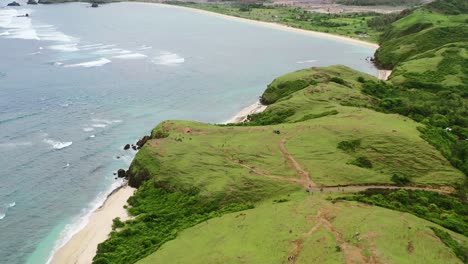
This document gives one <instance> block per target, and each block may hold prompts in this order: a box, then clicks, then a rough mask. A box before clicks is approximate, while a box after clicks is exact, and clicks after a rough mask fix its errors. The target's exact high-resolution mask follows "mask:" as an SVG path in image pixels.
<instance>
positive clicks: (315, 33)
mask: <svg viewBox="0 0 468 264" xmlns="http://www.w3.org/2000/svg"><path fill="white" fill-rule="evenodd" d="M129 2H134V3H140V4H151V5H159V6H161V7H166V8H179V9H185V10H192V11H194V12H198V13H201V14H206V15H211V16H216V17H220V18H223V19H227V20H234V21H241V22H245V23H250V24H254V25H260V26H264V27H268V28H273V29H278V30H283V31H289V32H295V33H300V34H304V35H309V36H315V37H321V38H327V39H332V40H338V41H342V42H347V43H350V44H355V45H360V46H366V47H369V48H375V49H378V48H379V45H378V44H376V43H371V42H367V41H363V40H359V39H353V38H349V37H345V36H340V35H334V34H330V33H325V32H320V31H312V30H305V29H300V28H295V27H290V26H286V25H283V24H278V23H272V22H265V21H259V20H252V19H248V18H242V17H236V16H230V15H225V14H221V13H216V12H212V11H207V10H203V9H198V8H193V7H187V6H178V5H170V4H163V3H160V2H158V1H152V0H136V1H129Z"/></svg>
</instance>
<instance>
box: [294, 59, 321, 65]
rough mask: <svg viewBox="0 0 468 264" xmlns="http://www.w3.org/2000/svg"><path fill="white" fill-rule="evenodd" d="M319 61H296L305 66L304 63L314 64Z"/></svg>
mask: <svg viewBox="0 0 468 264" xmlns="http://www.w3.org/2000/svg"><path fill="white" fill-rule="evenodd" d="M316 61H317V60H303V61H296V63H299V64H304V63H312V62H316Z"/></svg>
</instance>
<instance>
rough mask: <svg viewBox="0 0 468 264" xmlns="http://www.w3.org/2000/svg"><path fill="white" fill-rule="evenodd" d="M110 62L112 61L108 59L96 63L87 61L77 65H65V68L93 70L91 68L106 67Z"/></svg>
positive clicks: (101, 59) (95, 61)
mask: <svg viewBox="0 0 468 264" xmlns="http://www.w3.org/2000/svg"><path fill="white" fill-rule="evenodd" d="M110 62H111V60H108V59H106V58H100V59H98V60H94V61H86V62H81V63H76V64H68V65H64V66H63V67H65V68H76V67H83V68H91V67H100V66H104V65H106V64H108V63H110Z"/></svg>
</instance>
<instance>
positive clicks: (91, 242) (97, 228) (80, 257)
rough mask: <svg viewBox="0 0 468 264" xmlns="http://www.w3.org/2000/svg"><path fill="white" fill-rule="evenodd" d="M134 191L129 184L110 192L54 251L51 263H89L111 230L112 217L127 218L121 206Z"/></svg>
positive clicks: (125, 211)
mask: <svg viewBox="0 0 468 264" xmlns="http://www.w3.org/2000/svg"><path fill="white" fill-rule="evenodd" d="M134 191H135V189H134V188H132V187H130V186H123V187H121V188H120V189H118V190H116V191H115V192H114V193H112V194H111V195H110V196H109V197H108V199H107V200H106V201H105V202H104V204H103V205H102V207H100V208H99V209H97V210H96V211H94V212H93V214H92V215H91V216H90V218H89V222H88V224H87V225H86V226H85V227H84V228H83V229H82V230H80V231H79V232H78V233H76V234H75V235H74V236H73V237H72V238H71V239H70V240H69V241H68V242H67V243H66V244H65V245H64V246H63V247H61V248H59V250H58V251H57V252H55V254H54V256H53V258H52V261H51V263H52V264H65V263H75V264H89V263H91V262H92V260H93V257H94V256H95V255H96V250H97V246H98V244H99V243H101V242H103V241H105V240H106V239H107V237H108V235H109V233H110V232H111V231H112V219H114V218H116V217H120V219H122V221H125V220H127V219H129V216H128V214H127V210H126V209H124V208H123V206H124V205H125V204H127V200H128V198H130V196H132V195H133V192H134Z"/></svg>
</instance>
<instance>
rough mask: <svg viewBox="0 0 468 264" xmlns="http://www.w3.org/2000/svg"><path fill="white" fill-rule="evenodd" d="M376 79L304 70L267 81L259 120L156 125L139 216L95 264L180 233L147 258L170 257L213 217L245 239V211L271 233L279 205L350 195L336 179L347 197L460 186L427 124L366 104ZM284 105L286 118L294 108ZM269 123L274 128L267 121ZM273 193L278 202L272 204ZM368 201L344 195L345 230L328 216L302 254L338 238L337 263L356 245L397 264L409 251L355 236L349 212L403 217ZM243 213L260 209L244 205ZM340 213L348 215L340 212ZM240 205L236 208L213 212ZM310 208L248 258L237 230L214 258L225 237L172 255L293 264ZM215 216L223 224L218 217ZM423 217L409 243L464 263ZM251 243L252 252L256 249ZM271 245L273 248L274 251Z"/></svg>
mask: <svg viewBox="0 0 468 264" xmlns="http://www.w3.org/2000/svg"><path fill="white" fill-rule="evenodd" d="M344 80H346V81H344ZM299 81H304V82H308V83H309V84H308V85H307V86H306V87H304V88H302V89H297V87H298V86H297V85H296V83H297V82H299ZM367 81H370V82H371V81H375V80H374V77H372V76H369V75H366V74H363V73H359V72H356V71H354V70H351V69H349V68H346V67H344V66H334V67H327V68H311V69H306V70H301V71H298V72H294V73H291V74H287V75H285V76H282V77H280V78H277V79H276V80H274V81H273V82H272V84H270V86H269V88H268V89H267V90H266V92H265V94H264V97H267V96H272V98H275V99H276V101H275V102H274V103H272V104H271V105H270V106H269V107H268V109H267V110H266V111H265V112H263V113H261V114H258V115H255V116H251V117H250V118H251V120H252V121H251V122H250V123H247V124H240V125H212V124H203V123H197V122H190V121H166V122H163V123H161V124H159V125H158V126H157V127H156V128H155V129H154V130H153V131H152V139H151V140H149V141H148V142H147V143H146V144H145V146H144V147H143V148H142V149H141V150H140V152H138V154H137V156H136V157H135V159H134V161H133V162H132V166H131V168H130V170H129V182H130V183H131V184H132V185H134V186H137V187H139V189H138V191H137V193H136V194H135V196H134V197H132V198H131V199H130V200H129V204H130V206H131V207H130V208H129V212H130V214H132V215H133V216H135V218H134V219H133V220H130V221H128V222H127V223H126V224H125V226H124V227H123V229H122V230H121V231H118V232H113V233H112V234H111V238H110V239H109V240H107V241H106V242H104V243H103V244H101V245H100V246H99V250H98V254H97V256H96V258H95V261H94V262H95V263H133V262H135V261H137V260H139V259H142V258H143V257H145V256H148V255H150V254H151V253H153V252H154V251H156V250H158V249H159V248H160V247H161V246H162V245H164V244H165V243H166V242H167V241H170V240H173V239H175V240H174V242H172V243H171V244H168V247H169V245H174V248H173V249H172V250H171V249H168V250H169V251H168V253H164V252H165V251H164V250H162V251H161V252H163V253H161V254H163V255H159V252H160V251H156V253H155V254H154V255H151V256H149V257H148V259H146V260H144V261H147V262H146V263H167V261H169V259H170V258H171V256H173V254H174V251H173V250H175V248H177V247H179V246H181V245H183V244H184V243H186V242H185V241H187V240H185V239H193V238H191V237H189V238H184V236H180V235H179V233H180V231H181V230H184V229H186V228H190V227H193V226H195V227H194V228H195V229H193V230H198V228H200V227H203V226H207V224H208V223H209V225H210V226H212V225H214V226H213V228H214V229H209V230H206V231H203V232H207V233H208V234H215V233H216V232H217V231H216V230H217V228H220V229H223V230H224V228H226V230H225V231H226V232H233V233H237V234H238V235H241V234H242V232H240V231H238V230H236V229H229V228H230V227H229V225H230V224H231V223H232V218H233V217H235V215H239V213H240V214H250V213H249V212H252V213H253V214H254V215H258V217H257V216H255V217H254V219H257V220H258V221H260V222H264V220H261V219H265V222H268V221H276V222H272V223H271V224H272V225H271V226H267V227H265V229H264V230H263V231H262V230H259V232H260V231H262V232H267V231H268V230H271V228H275V227H276V226H278V225H281V223H280V222H281V220H284V219H285V217H286V216H283V215H279V216H278V217H277V218H271V217H269V214H272V213H274V212H276V210H278V208H277V207H278V206H287V208H285V210H286V211H288V210H293V208H295V207H296V206H299V207H303V206H306V207H310V210H309V209H307V210H305V211H308V212H310V214H312V215H313V214H317V210H320V208H322V205H323V206H325V207H324V208H328V207H335V206H333V205H332V204H331V203H330V202H326V201H324V200H323V198H324V196H320V188H325V189H324V192H332V193H330V195H334V196H336V192H338V193H339V194H341V193H342V192H343V191H341V190H340V189H339V188H334V189H333V188H327V186H337V185H342V186H349V187H346V193H348V192H349V191H351V192H352V191H353V190H356V191H357V190H360V189H359V188H360V187H359V185H363V184H364V185H366V184H374V185H375V184H382V185H385V184H386V185H395V184H396V183H395V179H394V178H395V175H398V176H400V177H403V178H405V179H407V180H408V181H409V182H407V183H406V184H407V185H410V186H430V187H432V188H437V186H439V187H442V186H453V185H454V184H456V183H459V182H461V181H462V180H463V178H464V176H463V174H462V173H461V172H459V171H457V170H456V169H454V168H453V167H452V166H451V165H450V164H449V162H448V161H447V160H446V159H445V158H444V157H443V156H442V155H441V154H440V152H438V151H437V150H436V149H435V148H434V147H433V146H431V145H430V144H429V143H427V142H426V141H424V140H423V139H422V138H421V133H420V132H419V130H418V127H420V126H423V125H421V124H418V123H416V122H414V121H412V120H411V119H409V118H406V117H403V116H399V115H396V114H385V113H380V112H377V111H374V110H371V109H369V108H366V107H372V105H374V104H376V103H377V102H378V100H376V99H374V98H372V97H370V96H368V95H365V94H363V92H362V89H363V87H364V86H365V83H366V82H367ZM274 94H276V95H274ZM285 112H287V113H288V114H287V115H285V114H284V113H285ZM324 113H325V114H324ZM262 122H266V123H270V125H266V124H264V125H259V124H258V123H262ZM306 189H310V190H311V191H312V192H316V194H314V196H312V197H309V196H304V195H303V194H305V193H306V192H305V190H306ZM290 197H295V198H294V202H293V203H289V202H288V203H284V205H283V204H282V203H281V202H284V201H286V200H289V199H292V198H290ZM307 197H308V198H307ZM304 199H305V200H304ZM272 201H276V202H273V205H271V203H272ZM277 203H281V204H282V205H279V204H278V205H277ZM341 203H342V202H340V203H339V204H341ZM344 204H346V206H344ZM288 206H290V207H288ZM339 207H340V208H341V205H339ZM361 207H362V206H359V205H357V204H354V203H349V202H343V208H342V209H339V210H338V211H336V215H335V216H334V217H333V218H330V219H328V220H327V221H329V222H330V225H331V224H333V225H335V224H337V225H338V226H339V227H337V228H339V230H340V231H339V233H340V234H341V235H335V234H334V233H333V232H331V233H330V230H329V229H327V228H326V227H327V225H328V224H325V226H324V228H325V229H319V230H318V231H317V233H314V234H313V235H311V236H310V237H311V238H310V239H304V241H303V242H301V243H304V244H303V245H302V244H301V247H302V246H303V247H307V248H309V250H304V252H306V253H303V255H302V257H303V258H304V260H302V262H303V263H313V262H307V260H308V259H309V258H314V259H315V258H319V257H320V254H321V252H322V253H323V252H336V251H337V246H340V247H343V250H342V251H341V249H340V250H338V252H336V253H333V254H332V257H331V259H330V262H333V263H339V262H343V259H345V258H346V257H347V254H348V253H347V250H349V248H348V247H352V248H354V249H353V252H354V251H356V252H359V254H358V255H357V257H359V258H364V259H369V258H376V259H379V260H380V261H385V260H391V261H395V262H397V261H398V259H399V258H401V256H398V255H399V253H398V252H400V251H401V250H402V248H403V249H404V248H405V246H403V247H395V248H393V249H391V250H390V249H386V246H385V244H383V245H381V246H379V247H377V246H371V244H373V243H374V242H373V240H372V241H371V240H368V241H366V242H362V243H364V244H362V245H361V244H360V242H359V241H357V240H356V241H355V242H349V241H347V239H349V238H348V237H349V236H350V234H351V233H352V234H354V232H358V231H355V230H360V228H358V226H357V225H348V224H349V223H348V224H345V223H346V222H347V220H345V219H347V218H348V217H350V219H351V218H352V219H354V220H353V221H355V223H358V222H359V221H362V220H363V219H364V218H365V217H367V216H366V215H368V214H369V213H370V212H373V211H374V209H375V210H378V211H379V212H380V211H381V212H383V213H382V214H377V215H375V216H373V217H374V218H375V220H374V221H375V222H376V223H384V222H386V221H389V219H388V218H387V217H391V215H395V216H397V215H399V214H398V213H396V212H391V211H388V210H383V209H378V208H377V207H370V206H366V208H367V209H366V210H364V209H362V210H361V209H358V208H361ZM275 208H276V209H275ZM314 208H315V209H314ZM350 208H355V209H350ZM245 209H250V210H251V211H247V212H245V211H243V210H245ZM270 210H273V211H270ZM322 210H325V209H322ZM327 210H328V209H327ZM239 211H241V212H239ZM305 211H304V212H305ZM342 211H346V213H343V214H342V213H339V212H342ZM231 212H239V213H235V214H231V215H227V216H225V217H221V218H216V217H218V216H222V215H224V214H226V213H231ZM265 212H268V213H265ZM304 212H302V213H298V214H297V215H295V216H294V217H293V218H291V219H289V220H288V223H291V224H292V225H294V226H295V227H294V230H295V231H294V232H293V233H291V234H288V233H287V232H286V233H284V234H283V235H284V236H279V237H277V238H275V239H279V240H271V241H270V245H271V247H266V248H265V249H264V251H258V252H257V251H255V247H253V248H252V249H250V254H247V252H246V253H245V255H244V254H241V255H236V254H237V253H236V252H237V251H236V250H235V249H232V248H231V247H232V246H233V245H235V244H236V243H237V242H238V240H236V239H238V238H236V237H233V240H232V241H231V240H228V238H225V243H226V244H222V243H221V244H219V247H220V248H224V249H223V250H221V249H220V250H221V251H218V250H216V252H218V253H213V254H214V255H213V254H206V258H203V257H200V256H197V254H200V252H205V251H204V250H207V251H210V250H211V247H210V246H208V245H210V244H218V242H216V241H218V240H219V239H220V238H219V237H217V236H213V237H211V236H210V235H208V236H206V237H205V235H203V236H202V237H200V238H199V239H201V240H202V241H203V242H204V243H205V242H206V244H202V245H199V246H197V247H193V248H192V251H190V252H187V256H186V257H187V258H186V259H185V260H186V261H187V262H184V258H179V257H176V260H174V261H175V262H174V263H192V262H189V260H190V259H193V258H195V257H197V259H199V261H201V262H200V263H202V262H203V261H208V262H205V263H218V262H217V261H216V259H224V260H226V261H231V260H232V259H233V258H237V257H240V258H241V259H242V258H245V260H244V261H243V262H242V261H240V262H239V263H251V262H250V261H256V260H261V259H264V260H265V261H266V262H267V263H283V262H284V261H287V258H288V254H289V253H288V252H289V250H290V247H293V245H294V243H293V241H295V240H297V239H299V238H300V237H301V236H302V235H301V233H303V232H307V231H306V229H307V226H308V225H311V226H309V227H308V228H311V227H312V226H313V225H314V222H313V221H312V220H310V221H306V222H304V220H306V219H307V218H306V216H307V214H303V213H304ZM345 215H346V217H345ZM280 216H281V217H280ZM342 216H343V218H342ZM213 217H214V218H216V220H215V219H212V220H209V219H211V218H213ZM262 217H263V218H262ZM335 217H336V220H334V219H335ZM266 219H269V220H268V221H266ZM338 219H339V220H338ZM411 219H415V217H412V218H411ZM206 221H208V222H206ZM224 221H226V222H224ZM254 221H255V220H254ZM289 221H291V222H289ZM294 221H297V223H294ZM411 221H413V220H411ZM307 223H308V224H307ZM405 223H406V220H402V219H400V220H398V221H396V222H395V223H394V224H395V229H397V228H398V227H400V226H401V225H403V224H405ZM412 223H413V222H412ZM422 223H426V222H424V221H422V220H418V221H416V220H414V223H413V224H411V225H414V227H415V228H416V229H415V230H421V231H420V232H421V237H420V238H418V239H415V241H414V242H411V243H414V245H412V247H413V246H414V247H418V248H423V247H424V246H423V245H434V247H437V248H439V249H440V250H438V251H435V252H433V253H431V254H430V255H428V256H427V257H426V258H425V259H432V260H437V259H440V258H447V259H448V260H452V262H453V263H459V261H458V262H457V259H456V257H454V256H455V255H454V253H452V250H451V249H450V248H448V247H446V246H444V243H443V242H442V241H440V240H438V239H434V237H433V235H432V234H433V232H432V231H431V230H430V229H428V228H427V227H426V226H425V225H426V224H422ZM285 224H286V223H285ZM224 225H228V226H226V227H224ZM251 225H252V226H251V227H250V228H252V229H257V228H260V226H255V225H254V223H252V224H251ZM366 228H367V229H362V230H363V231H359V232H365V233H366V234H368V232H371V230H373V229H374V228H377V227H376V226H368V227H366ZM191 230H192V229H191ZM333 230H334V229H333ZM364 230H365V231H364ZM244 231H245V233H244V234H245V236H251V235H253V234H255V233H251V232H250V231H251V229H245V230H244ZM283 231H284V230H283ZM187 232H190V231H187ZM193 232H196V231H193ZM337 232H338V231H337ZM374 232H378V236H382V239H383V238H384V237H387V236H392V234H393V232H394V230H393V229H381V230H374ZM402 232H406V231H404V230H402ZM412 232H413V231H412ZM183 234H185V233H183ZM203 234H205V233H203ZM263 234H264V233H258V235H259V236H260V237H259V238H258V241H249V243H252V245H250V246H253V245H256V244H257V243H260V244H258V245H263V243H262V242H261V241H263V240H264V239H267V237H262V236H261V235H263ZM352 234H351V235H352ZM407 236H409V235H408V234H407ZM228 237H231V236H228ZM241 237H242V236H241ZM343 237H345V238H343ZM454 237H456V239H457V240H458V241H459V243H460V244H462V245H464V244H466V239H465V238H463V237H462V236H459V235H454ZM317 239H325V240H326V241H328V242H327V243H325V244H323V243H320V245H321V246H322V248H319V249H317V250H315V248H316V247H317V246H318V244H317V243H316V240H317ZM356 239H357V238H356ZM394 239H395V240H396V241H399V242H398V243H400V244H401V243H404V244H403V245H406V244H407V243H409V242H408V241H407V240H405V241H403V240H401V239H400V238H394ZM383 240H386V239H383ZM416 240H417V242H416ZM202 241H201V242H202ZM314 241H315V242H314ZM277 242H278V243H277ZM179 243H181V244H179ZM291 243H292V244H291ZM375 243H376V242H375ZM379 243H380V242H379ZM457 243H458V242H457ZM224 245H225V246H224ZM276 247H280V248H282V249H281V251H278V252H277V251H276V250H277V248H276ZM431 247H432V246H431ZM163 249H165V248H164V247H163ZM245 250H247V251H249V249H248V248H246V249H245ZM291 250H292V249H291ZM421 250H422V249H421ZM380 251H382V252H380ZM269 252H270V253H269ZM271 252H276V253H275V254H273V255H271ZM372 252H374V253H372ZM376 252H380V253H378V254H377V253H376ZM349 254H351V253H349ZM352 254H355V253H352ZM356 254H357V253H356ZM408 254H409V253H408ZM421 254H424V251H421ZM173 257H174V256H173ZM198 257H199V258H198ZM296 257H297V258H298V263H301V262H300V261H299V259H300V258H299V254H298V255H297V256H296ZM296 257H295V258H296ZM159 258H161V259H159ZM418 258H420V256H419V255H418V254H414V259H418ZM410 259H411V258H410ZM157 260H158V261H157ZM270 260H271V261H272V262H270ZM177 261H179V262H177ZM211 261H213V262H211ZM304 261H305V262H304ZM234 262H235V261H234ZM143 263H145V262H143ZM434 263H436V262H434Z"/></svg>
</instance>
